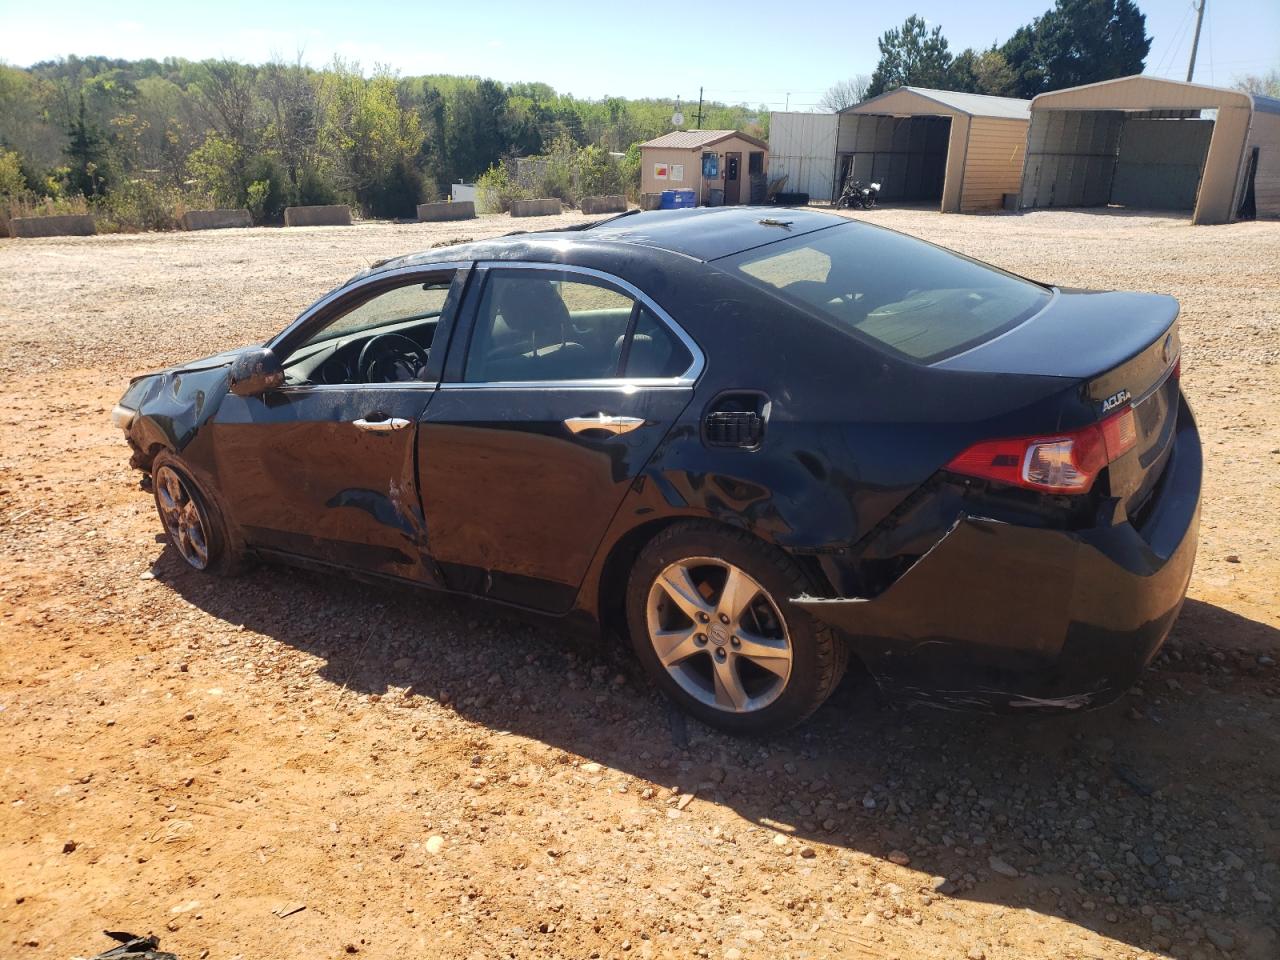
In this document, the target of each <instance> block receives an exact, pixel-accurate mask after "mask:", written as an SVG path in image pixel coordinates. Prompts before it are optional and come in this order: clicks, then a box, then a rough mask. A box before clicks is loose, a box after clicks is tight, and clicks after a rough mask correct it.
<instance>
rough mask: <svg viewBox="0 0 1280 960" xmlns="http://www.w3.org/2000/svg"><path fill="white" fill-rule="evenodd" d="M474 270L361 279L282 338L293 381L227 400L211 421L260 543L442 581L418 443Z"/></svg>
mask: <svg viewBox="0 0 1280 960" xmlns="http://www.w3.org/2000/svg"><path fill="white" fill-rule="evenodd" d="M463 276H464V274H463V271H457V272H456V273H455V271H453V270H434V271H421V270H419V271H412V272H410V273H408V274H401V275H398V276H394V277H390V278H377V277H375V278H372V279H371V281H369V282H368V283H363V284H358V285H356V286H355V287H353V288H352V289H351V290H350V291H349V292H347V293H345V295H341V294H340V295H339V296H338V297H337V298H336V299H335V300H334V302H333V303H331V304H329V305H327V306H325V307H324V308H322V309H321V310H320V311H319V313H318V315H317V316H316V317H315V318H314V320H312V321H309V322H308V321H306V320H304V321H302V322H301V326H300V327H299V329H297V330H296V331H295V330H293V329H292V328H291V330H290V331H289V332H287V333H286V334H285V335H284V336H285V340H284V341H283V342H281V343H279V344H273V349H275V350H276V351H277V353H280V354H282V360H283V363H284V366H285V370H286V373H287V376H288V380H287V381H286V385H285V386H284V387H282V388H280V389H278V390H271V391H268V392H267V393H265V394H263V395H262V396H256V397H238V396H235V395H228V396H227V397H226V398H225V399H224V400H223V402H222V405H221V407H220V408H219V410H218V412H217V414H216V415H215V417H214V418H213V420H212V427H213V430H214V456H215V460H216V464H217V471H218V480H219V486H220V489H222V490H223V491H225V493H226V497H227V500H228V504H229V507H230V509H231V511H232V514H233V516H234V517H235V519H236V521H237V523H238V524H239V526H240V528H241V529H242V531H243V533H244V536H245V540H246V542H247V543H248V544H249V545H250V546H251V547H254V548H256V549H259V550H263V551H267V552H277V553H283V554H288V555H290V556H296V557H305V558H308V559H311V560H316V561H321V562H324V563H331V564H337V565H341V566H346V567H352V568H356V569H360V570H365V571H369V572H372V573H378V574H384V575H389V576H394V577H399V578H404V579H409V580H415V581H422V582H427V583H432V582H435V581H436V580H437V579H438V578H437V577H436V576H435V574H434V568H433V567H432V566H431V564H430V559H429V546H428V544H427V540H426V533H425V529H424V524H423V518H422V510H421V501H420V499H419V491H418V484H417V479H416V473H415V471H416V465H415V441H416V435H417V430H418V424H419V421H420V420H421V417H422V414H423V411H424V410H426V409H427V406H428V404H429V402H430V401H431V398H432V396H433V395H434V393H435V390H436V381H438V379H439V374H438V369H437V368H438V366H439V365H440V363H442V361H443V353H444V349H445V340H444V339H442V338H445V337H447V329H448V325H449V320H450V317H451V315H452V313H453V312H454V310H453V305H454V304H456V303H457V302H458V299H459V295H460V292H461V290H460V287H461V283H462V280H463ZM437 354H439V356H438V357H437ZM437 359H438V360H439V361H440V363H437V362H435V361H436V360H437Z"/></svg>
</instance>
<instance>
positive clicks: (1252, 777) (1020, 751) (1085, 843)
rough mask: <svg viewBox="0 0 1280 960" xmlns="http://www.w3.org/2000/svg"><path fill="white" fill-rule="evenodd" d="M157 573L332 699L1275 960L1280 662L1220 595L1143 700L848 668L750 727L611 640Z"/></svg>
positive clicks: (494, 616)
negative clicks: (798, 720) (984, 708)
mask: <svg viewBox="0 0 1280 960" xmlns="http://www.w3.org/2000/svg"><path fill="white" fill-rule="evenodd" d="M153 572H154V574H155V576H156V578H157V579H158V580H160V581H162V582H163V583H164V584H166V585H167V586H169V587H170V588H172V589H173V590H175V591H176V592H177V593H178V594H179V595H181V596H182V597H183V598H184V599H185V600H187V601H188V602H190V603H192V604H194V605H195V606H197V607H199V608H200V609H202V610H204V611H205V612H206V613H208V614H209V615H211V616H213V617H217V618H219V619H221V620H224V621H226V622H228V623H231V624H235V625H237V626H238V625H243V626H244V627H245V628H246V629H248V630H252V631H254V632H256V633H259V634H262V635H265V636H267V637H271V638H273V639H274V640H275V641H277V642H279V643H283V644H287V645H289V646H291V647H294V648H296V649H298V650H301V651H305V652H307V653H310V654H313V655H316V656H319V657H321V658H323V660H324V664H323V666H322V667H321V668H320V670H319V674H320V676H321V677H323V678H324V679H325V680H327V681H328V682H329V683H331V684H333V686H334V688H335V689H336V690H337V689H341V690H344V691H347V693H344V694H340V696H350V695H352V694H354V695H356V696H351V699H350V701H349V708H350V709H353V710H359V709H367V707H365V706H363V705H362V703H361V702H360V700H359V697H360V696H363V695H368V699H374V698H376V699H379V700H381V699H384V698H396V700H405V699H411V698H413V697H417V696H421V697H428V698H431V699H434V700H437V701H440V702H442V703H445V704H447V705H448V706H449V707H450V708H451V709H453V710H455V711H457V712H458V713H459V714H460V715H462V716H463V717H465V718H466V719H468V720H470V721H473V722H475V723H477V724H481V725H484V726H486V727H489V728H491V729H495V730H506V731H511V732H513V733H516V734H519V735H522V736H525V737H529V738H532V739H535V740H538V741H541V742H543V743H545V744H548V745H552V746H555V747H557V748H559V749H561V750H563V751H566V752H567V753H569V754H572V755H576V756H579V757H582V758H584V759H588V760H593V761H596V762H599V763H601V764H605V765H608V766H609V767H613V768H616V769H618V770H621V771H625V772H626V773H628V774H630V775H633V776H635V777H638V778H641V779H643V780H647V781H650V782H652V783H653V784H655V785H659V786H663V787H676V788H678V790H679V791H680V792H692V793H696V795H697V796H698V797H699V798H700V799H701V800H704V801H708V802H711V803H714V804H718V805H721V806H723V807H726V808H728V809H731V810H733V811H734V812H735V813H736V814H737V815H738V816H740V817H742V818H743V819H744V820H745V821H748V822H750V823H751V824H755V825H758V826H761V827H764V828H767V829H770V830H775V831H778V832H779V833H784V834H789V835H791V836H792V837H794V838H795V839H796V840H797V841H799V842H800V843H801V844H817V843H821V844H829V845H832V846H836V847H841V848H844V849H846V850H849V851H851V852H853V853H854V854H855V855H857V856H859V857H863V858H869V860H878V859H889V858H891V857H892V858H893V859H895V860H897V861H899V862H901V861H903V860H904V859H909V867H910V869H911V870H914V871H919V874H918V875H913V876H915V877H916V886H917V887H918V889H917V890H916V891H915V894H916V895H919V894H924V895H926V896H929V897H937V896H941V897H952V898H965V899H970V900H975V901H983V902H988V903H991V904H998V905H1000V906H1003V907H1006V908H1012V909H1030V910H1032V911H1035V912H1037V913H1040V914H1046V915H1052V916H1057V917H1061V918H1065V919H1067V920H1069V921H1071V922H1072V923H1075V924H1078V925H1080V926H1083V927H1086V928H1089V929H1091V930H1094V931H1096V932H1098V933H1100V934H1103V935H1105V936H1108V937H1111V938H1115V939H1119V940H1122V941H1125V942H1127V943H1130V944H1132V945H1133V946H1135V947H1140V948H1143V949H1152V950H1162V951H1164V952H1166V953H1169V954H1170V955H1172V956H1175V957H1179V958H1183V957H1186V958H1188V960H1190V958H1192V957H1194V956H1197V955H1199V956H1213V955H1216V953H1215V952H1214V951H1215V950H1222V951H1225V952H1228V953H1230V954H1231V955H1233V956H1255V955H1256V956H1273V955H1275V954H1274V952H1273V951H1274V950H1275V948H1276V940H1275V937H1276V933H1275V929H1274V914H1273V913H1272V911H1273V910H1274V903H1275V900H1276V898H1278V897H1280V875H1278V873H1277V870H1276V867H1275V865H1276V863H1277V862H1278V861H1280V844H1278V842H1277V828H1278V827H1280V803H1278V802H1277V797H1276V792H1275V784H1276V783H1277V782H1280V761H1278V759H1277V758H1278V757H1280V751H1276V750H1275V749H1274V746H1275V734H1274V730H1275V729H1276V723H1275V720H1276V718H1277V710H1276V707H1275V705H1276V703H1277V702H1278V701H1277V699H1276V696H1275V694H1276V693H1277V689H1276V688H1277V687H1278V686H1280V678H1278V677H1277V674H1276V673H1275V672H1274V671H1275V668H1274V666H1271V665H1269V664H1267V662H1266V660H1267V657H1266V656H1265V655H1259V654H1258V653H1257V651H1258V650H1266V649H1269V650H1271V652H1272V656H1277V648H1280V631H1277V630H1276V629H1275V628H1273V627H1270V626H1267V625H1265V624H1261V623H1258V622H1256V621H1251V620H1249V619H1247V618H1244V617H1241V616H1238V615H1236V614H1233V613H1231V612H1230V611H1227V610H1224V609H1222V608H1220V607H1216V606H1213V605H1211V604H1207V603H1202V602H1199V601H1195V600H1188V601H1187V603H1186V606H1185V608H1184V611H1183V614H1182V617H1181V618H1180V620H1179V622H1178V624H1177V626H1176V627H1175V630H1174V634H1173V636H1172V637H1171V639H1170V643H1169V644H1168V645H1167V647H1166V650H1165V652H1164V653H1162V654H1161V656H1160V657H1159V658H1158V659H1157V661H1156V662H1155V663H1154V664H1153V665H1152V667H1151V668H1150V669H1149V670H1148V671H1147V673H1146V674H1145V675H1144V677H1143V678H1142V681H1141V684H1140V687H1139V688H1138V691H1139V692H1135V693H1133V694H1131V695H1129V696H1127V697H1126V698H1123V699H1122V700H1121V702H1120V703H1118V704H1116V705H1114V706H1112V707H1109V708H1105V709H1102V710H1099V711H1095V712H1090V713H1083V714H1071V715H1065V716H1052V717H1049V716H1015V717H993V716H982V715H971V714H959V713H948V712H943V711H940V710H936V709H932V708H923V707H912V706H907V705H902V704H889V703H879V702H878V701H877V697H876V694H875V690H874V687H873V686H872V685H871V684H870V683H869V681H867V680H866V679H865V678H863V677H860V676H858V675H857V674H856V673H855V672H852V671H851V675H850V677H848V678H847V679H846V682H845V683H844V684H842V686H841V688H840V689H839V690H838V691H837V693H836V695H835V696H834V697H833V698H832V699H831V701H830V702H829V703H828V704H827V705H826V706H825V707H823V708H822V709H821V710H820V711H819V712H818V713H817V714H816V715H815V716H814V717H813V718H812V719H811V720H810V721H808V722H807V723H805V724H804V725H802V726H801V727H799V728H798V729H796V730H794V731H792V732H790V733H788V734H786V735H783V736H779V737H774V738H770V739H767V740H748V739H739V738H734V737H729V736H726V735H724V734H721V733H719V732H717V731H714V730H711V729H709V728H707V727H705V726H703V725H701V724H699V723H697V722H695V721H693V720H686V719H685V718H684V715H683V714H681V713H680V712H678V711H676V710H675V709H674V708H672V707H670V706H669V705H668V704H667V703H666V701H665V700H663V699H662V698H660V697H659V696H658V695H657V694H655V693H654V692H653V690H652V688H651V687H650V686H649V685H648V684H647V683H646V682H645V681H644V679H643V677H642V676H641V674H640V671H639V666H638V664H637V663H636V662H635V660H634V658H633V657H632V656H631V655H630V653H629V651H626V650H624V649H623V648H622V645H621V643H620V642H618V641H617V640H616V639H615V640H612V641H606V642H601V641H600V640H598V639H596V640H590V639H587V638H579V637H577V636H575V635H571V634H568V633H567V632H566V631H565V630H563V629H562V627H561V626H560V625H558V624H557V623H555V622H546V621H541V620H534V619H528V618H524V617H519V616H515V615H513V614H510V613H508V612H506V611H504V610H502V609H500V608H497V607H495V606H492V605H489V604H484V603H481V602H478V601H470V600H464V599H459V598H454V597H449V596H444V595H437V594H430V593H423V592H420V591H414V590H410V589H408V588H396V587H383V586H369V585H365V584H362V583H359V582H356V581H352V580H348V579H346V578H344V577H341V576H336V575H326V574H319V573H311V572H306V571H300V570H291V569H287V568H280V567H267V566H264V567H258V568H256V569H255V570H254V571H253V572H251V573H249V574H247V575H245V576H242V577H240V578H238V579H236V580H232V581H226V580H218V579H216V578H211V577H205V576H202V575H199V574H196V573H194V572H191V571H189V570H188V569H186V567H185V566H184V565H183V564H182V562H181V560H180V559H179V558H178V557H177V555H176V553H175V552H174V551H173V550H172V548H169V547H165V549H164V551H163V553H162V554H161V556H160V557H159V558H158V559H157V561H156V563H155V566H154V568H153ZM1242 647H1243V648H1246V649H1247V650H1248V651H1252V652H1247V653H1243V654H1242V653H1240V652H1239V648H1242ZM1260 656H1261V662H1259V657H1260ZM1249 674H1255V675H1256V677H1253V676H1248V675H1249ZM1267 684H1270V686H1267ZM1267 694H1269V695H1270V696H1269V697H1268V696H1267ZM661 796H665V794H663V795H661ZM671 802H674V796H673V797H671ZM793 847H794V845H793ZM889 896H890V898H892V890H890V892H889Z"/></svg>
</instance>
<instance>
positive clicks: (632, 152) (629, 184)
mask: <svg viewBox="0 0 1280 960" xmlns="http://www.w3.org/2000/svg"><path fill="white" fill-rule="evenodd" d="M618 178H619V180H620V182H621V184H622V191H623V193H625V194H626V195H627V199H628V200H630V201H632V202H633V203H636V202H639V200H640V144H638V143H633V144H632V145H631V146H630V147H629V148H628V149H627V153H626V156H624V157H623V158H622V159H621V160H620V161H619V162H618Z"/></svg>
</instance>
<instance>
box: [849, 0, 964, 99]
mask: <svg viewBox="0 0 1280 960" xmlns="http://www.w3.org/2000/svg"><path fill="white" fill-rule="evenodd" d="M876 42H877V43H878V44H879V46H880V62H879V63H877V64H876V69H875V72H874V73H873V74H871V85H870V86H869V87H868V88H867V96H869V97H874V96H878V95H879V94H882V93H885V92H886V91H889V90H896V89H897V88H898V87H904V86H913V87H935V88H937V87H945V86H946V85H947V79H948V71H949V69H950V67H951V52H950V50H948V48H947V38H946V37H944V36H943V35H942V27H934V28H933V29H932V30H930V29H929V28H928V25H927V24H926V23H925V22H924V19H923V18H921V17H918V16H916V15H915V14H912V15H911V16H909V17H907V19H906V20H905V21H904V22H903V24H902V26H901V27H894V28H893V29H892V30H886V31H885V33H884V35H883V36H882V37H881V38H880V39H879V40H878V41H876Z"/></svg>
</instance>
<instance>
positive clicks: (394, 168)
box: [356, 157, 423, 219]
mask: <svg viewBox="0 0 1280 960" xmlns="http://www.w3.org/2000/svg"><path fill="white" fill-rule="evenodd" d="M422 194H423V184H422V174H421V173H419V172H418V169H417V168H416V167H415V166H414V165H413V162H412V161H411V160H408V159H406V158H404V157H401V158H399V159H397V160H396V161H395V162H394V163H392V165H391V169H390V171H388V173H387V174H386V176H385V177H383V178H382V179H380V180H376V181H374V182H372V183H370V184H369V185H368V186H367V187H365V188H364V189H362V190H357V191H356V199H357V200H358V201H359V202H360V207H361V209H363V210H364V212H365V213H366V214H368V215H369V216H371V217H385V218H389V219H394V218H396V217H414V216H416V215H417V212H418V204H419V203H420V202H421V201H422Z"/></svg>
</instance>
